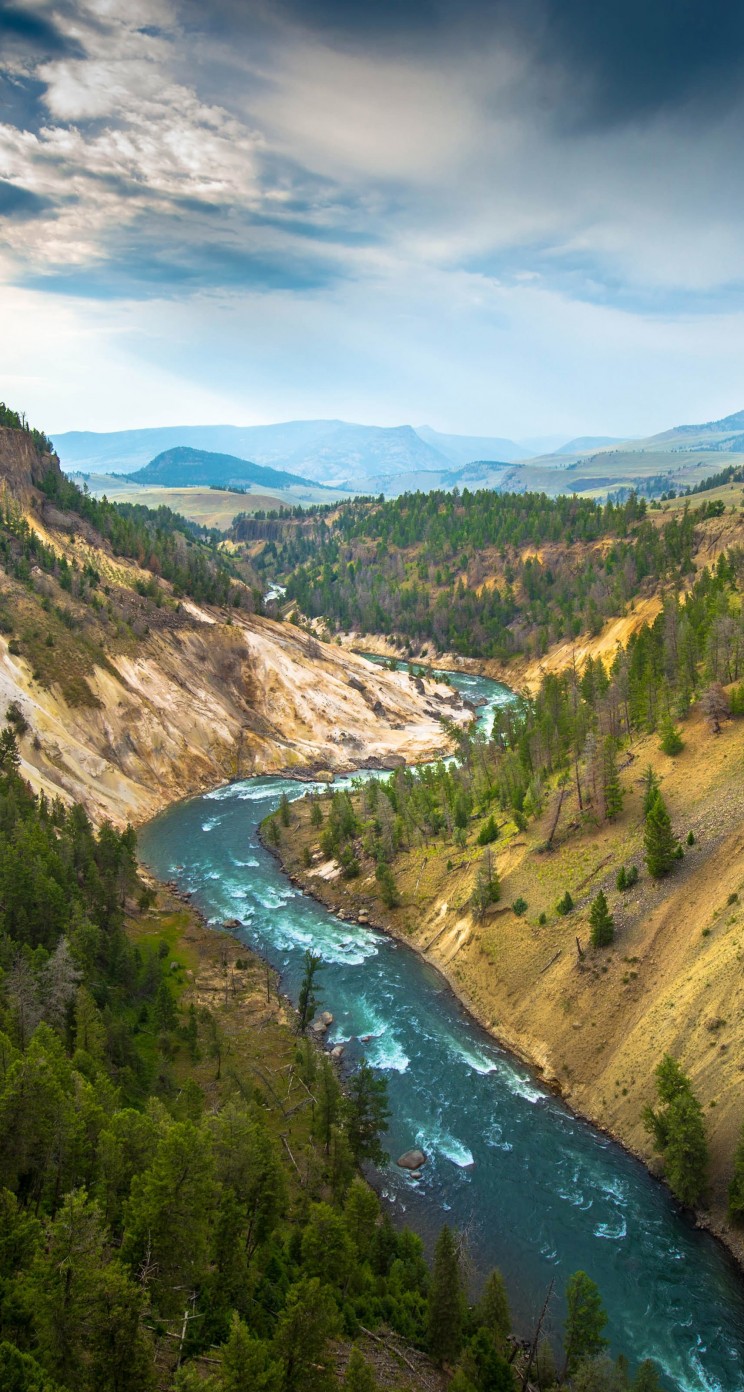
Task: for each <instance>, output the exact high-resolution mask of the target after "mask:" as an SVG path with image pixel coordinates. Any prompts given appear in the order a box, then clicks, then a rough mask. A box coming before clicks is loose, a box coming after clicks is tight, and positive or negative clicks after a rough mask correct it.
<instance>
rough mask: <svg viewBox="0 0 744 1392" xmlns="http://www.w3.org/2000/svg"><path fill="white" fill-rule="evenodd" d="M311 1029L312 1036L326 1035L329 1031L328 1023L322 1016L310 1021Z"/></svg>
mask: <svg viewBox="0 0 744 1392" xmlns="http://www.w3.org/2000/svg"><path fill="white" fill-rule="evenodd" d="M309 1029H310V1033H311V1034H325V1032H326V1030H327V1029H328V1021H327V1020H324V1019H323V1017H322V1015H317V1016H316V1018H315V1019H314V1020H311V1021H310V1025H309Z"/></svg>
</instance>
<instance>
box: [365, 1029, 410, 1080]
mask: <svg viewBox="0 0 744 1392" xmlns="http://www.w3.org/2000/svg"><path fill="white" fill-rule="evenodd" d="M367 1057H368V1059H369V1062H370V1063H371V1064H373V1066H374V1067H375V1068H379V1069H381V1070H382V1071H383V1072H395V1073H405V1071H406V1069H407V1068H408V1065H409V1063H410V1062H411V1060H410V1059H409V1057H408V1055H407V1054H405V1053H404V1052H403V1049H402V1048H401V1045H400V1043H399V1041H398V1040H397V1039H396V1038H395V1035H392V1034H391V1035H387V1034H385V1035H383V1036H382V1038H381V1039H379V1040H378V1041H377V1042H376V1043H375V1044H374V1045H373V1046H372V1047H371V1048H370V1050H369V1052H368V1055H367Z"/></svg>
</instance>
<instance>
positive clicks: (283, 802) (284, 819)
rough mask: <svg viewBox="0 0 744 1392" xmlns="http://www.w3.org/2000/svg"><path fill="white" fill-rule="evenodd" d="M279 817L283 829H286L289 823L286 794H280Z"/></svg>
mask: <svg viewBox="0 0 744 1392" xmlns="http://www.w3.org/2000/svg"><path fill="white" fill-rule="evenodd" d="M279 817H280V820H281V823H282V826H283V827H288V826H289V823H290V820H291V818H290V812H289V798H288V797H287V794H286V793H282V795H281V797H280V799H279Z"/></svg>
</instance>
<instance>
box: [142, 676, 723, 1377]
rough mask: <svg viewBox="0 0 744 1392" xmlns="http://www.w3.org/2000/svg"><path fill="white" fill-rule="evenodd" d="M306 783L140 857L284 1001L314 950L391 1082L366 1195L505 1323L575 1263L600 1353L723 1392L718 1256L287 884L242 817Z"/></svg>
mask: <svg viewBox="0 0 744 1392" xmlns="http://www.w3.org/2000/svg"><path fill="white" fill-rule="evenodd" d="M449 675H450V679H451V680H452V683H453V685H455V686H457V687H458V688H459V689H460V690H462V692H463V694H464V695H466V696H467V697H469V698H470V699H472V700H475V701H485V702H486V704H485V705H483V706H482V707H481V709H480V710H479V713H478V714H479V723H480V725H481V727H482V728H484V729H487V728H488V727H489V725H490V723H491V720H492V716H493V709H494V707H495V706H497V705H501V704H503V703H504V702H505V701H507V700H508V699H510V697H509V692H508V691H507V689H506V688H505V687H502V686H500V685H499V684H498V683H496V682H492V681H488V680H487V679H486V678H483V677H477V676H472V675H470V674H461V673H450V674H449ZM306 791H307V787H306V785H303V784H298V783H297V782H295V781H292V780H289V779H284V778H274V777H269V778H252V779H246V780H244V781H242V782H237V783H232V784H229V785H227V786H225V787H222V788H218V789H215V791H214V792H211V793H206V794H204V795H203V796H200V797H195V798H191V799H189V800H188V801H186V802H183V803H179V804H178V805H176V806H174V807H172V808H171V809H170V810H169V811H167V812H164V813H163V814H162V815H161V816H159V817H158V818H156V819H155V820H154V821H152V822H150V823H149V824H148V825H147V826H145V827H143V828H142V830H141V832H140V852H141V855H142V858H143V860H144V861H145V863H146V864H147V865H148V866H149V867H150V868H151V869H152V871H153V872H154V873H155V874H156V875H158V876H159V877H160V878H161V879H170V878H175V879H176V880H177V881H178V883H179V885H180V886H181V888H182V889H184V890H188V891H190V892H191V893H192V894H193V896H194V902H195V903H196V904H197V905H198V907H199V908H200V909H201V910H202V911H203V913H204V914H205V915H206V916H207V918H208V919H209V921H211V922H213V923H215V924H216V925H219V924H222V923H223V922H224V920H225V919H228V918H239V919H240V920H241V922H242V923H243V925H244V928H243V930H242V932H241V934H240V936H241V937H242V938H243V939H244V941H245V942H246V943H247V944H249V945H250V946H251V947H252V948H254V949H255V950H256V951H257V952H259V953H261V954H262V955H263V956H264V957H267V958H268V959H269V961H270V962H271V963H272V964H273V965H274V966H275V967H276V968H278V970H279V971H280V972H281V975H282V982H283V986H284V988H285V989H286V990H287V991H288V992H289V994H290V995H291V996H292V997H293V999H296V997H297V992H298V988H299V984H300V979H301V975H302V969H303V955H304V952H305V950H306V949H307V948H308V947H311V948H313V949H314V950H315V951H317V952H319V953H320V954H321V956H322V959H323V962H324V969H323V971H322V972H321V975H320V983H321V993H322V1006H323V1008H326V1009H329V1010H331V1011H332V1012H333V1015H334V1024H333V1026H332V1028H331V1031H330V1038H329V1041H328V1042H329V1044H334V1043H340V1042H343V1043H345V1044H346V1045H347V1048H346V1054H345V1061H347V1062H350V1063H352V1064H353V1063H354V1062H355V1061H358V1060H359V1059H360V1058H362V1057H366V1058H367V1059H368V1061H369V1062H370V1063H371V1064H372V1065H374V1066H375V1067H376V1068H379V1069H382V1070H384V1072H385V1076H386V1078H387V1080H388V1084H389V1094H390V1104H391V1109H392V1113H393V1116H392V1121H391V1126H390V1132H389V1135H388V1137H387V1140H386V1146H387V1148H388V1149H389V1151H390V1153H391V1157H392V1159H391V1163H390V1164H389V1165H388V1166H386V1167H385V1168H384V1170H383V1171H381V1173H380V1174H379V1175H377V1176H375V1177H374V1178H375V1182H376V1185H377V1187H378V1188H379V1189H380V1191H381V1192H382V1194H383V1195H384V1196H385V1198H386V1199H387V1200H388V1202H389V1203H390V1205H391V1206H392V1208H393V1211H394V1212H395V1213H396V1214H397V1215H398V1216H399V1217H400V1219H401V1220H405V1221H406V1222H408V1223H409V1224H410V1225H411V1226H412V1227H413V1228H414V1229H415V1230H416V1231H417V1232H419V1233H421V1235H422V1236H423V1237H424V1240H425V1241H426V1243H427V1246H428V1247H431V1245H432V1243H433V1240H434V1238H435V1236H436V1233H437V1232H438V1230H439V1228H440V1226H441V1224H442V1223H443V1222H445V1221H446V1222H449V1223H450V1224H453V1225H455V1226H457V1227H458V1228H460V1229H462V1230H464V1231H465V1233H466V1235H467V1239H468V1246H469V1250H470V1253H471V1256H472V1260H473V1265H474V1269H475V1271H476V1273H479V1274H480V1275H482V1274H483V1273H485V1272H487V1270H488V1269H489V1268H491V1267H492V1266H499V1267H500V1268H501V1270H502V1271H503V1272H504V1274H505V1276H506V1279H507V1283H508V1287H509V1293H510V1297H511V1302H512V1310H513V1314H514V1318H515V1324H516V1326H517V1328H518V1329H519V1330H520V1331H521V1332H524V1333H527V1332H528V1331H529V1328H530V1327H531V1324H532V1323H533V1322H534V1320H535V1318H536V1315H537V1313H538V1312H539V1310H540V1308H541V1306H542V1302H543V1299H544V1296H545V1293H546V1290H547V1287H548V1285H549V1283H550V1281H551V1280H555V1286H556V1292H557V1296H556V1299H555V1301H554V1302H553V1304H552V1306H551V1311H552V1329H553V1333H557V1332H559V1329H560V1323H561V1320H562V1317H563V1304H562V1292H563V1289H564V1287H565V1283H566V1280H567V1278H568V1276H569V1275H570V1274H571V1273H572V1272H573V1271H576V1270H577V1269H579V1268H581V1269H583V1270H585V1271H587V1272H588V1273H589V1275H590V1276H592V1277H593V1278H594V1280H596V1281H597V1282H598V1284H599V1286H600V1289H601V1292H602V1297H603V1300H604V1303H605V1306H606V1309H607V1311H608V1313H609V1317H610V1318H609V1325H608V1330H607V1333H608V1336H609V1338H610V1340H611V1346H612V1350H613V1352H614V1353H616V1354H617V1353H623V1354H625V1355H626V1357H627V1358H628V1359H629V1361H630V1362H631V1364H635V1363H636V1362H637V1361H640V1360H641V1359H643V1358H653V1359H655V1360H656V1362H657V1363H658V1365H659V1367H660V1369H661V1370H662V1372H663V1374H664V1380H665V1384H666V1385H667V1386H668V1387H670V1388H676V1389H679V1392H741V1389H743V1388H744V1285H743V1284H742V1281H741V1277H740V1275H739V1273H738V1271H737V1269H736V1267H735V1265H734V1263H733V1261H732V1260H731V1259H730V1258H729V1257H728V1255H727V1253H726V1252H725V1250H724V1249H723V1248H722V1247H721V1246H720V1245H719V1244H718V1243H717V1242H715V1241H714V1240H713V1239H712V1238H711V1237H710V1236H709V1235H708V1234H706V1233H704V1232H700V1231H698V1230H697V1229H696V1228H695V1227H694V1226H693V1225H692V1223H691V1222H690V1221H689V1220H688V1218H687V1217H686V1216H685V1215H684V1214H682V1213H680V1212H679V1210H678V1209H677V1207H676V1205H675V1204H674V1202H673V1201H672V1199H671V1198H670V1196H669V1195H668V1193H667V1191H666V1190H665V1189H664V1188H663V1187H662V1186H661V1185H660V1184H658V1183H657V1182H656V1181H654V1180H653V1179H652V1178H651V1177H650V1176H649V1174H648V1173H647V1172H646V1170H645V1169H644V1168H643V1166H642V1165H641V1164H640V1163H639V1162H637V1161H636V1160H634V1159H633V1158H632V1157H631V1156H629V1155H627V1154H626V1153H625V1152H624V1151H623V1150H622V1149H621V1148H620V1147H619V1146H617V1145H615V1144H614V1143H613V1142H611V1141H610V1140H608V1139H607V1138H606V1137H605V1136H603V1135H602V1134H601V1133H599V1132H598V1131H596V1130H595V1129H594V1128H593V1127H591V1126H590V1125H588V1124H587V1123H586V1122H584V1121H582V1120H580V1119H579V1118H577V1117H575V1116H573V1115H572V1113H571V1112H570V1111H569V1110H568V1108H567V1107H566V1106H565V1105H564V1104H563V1103H562V1102H561V1101H560V1100H559V1099H558V1098H556V1097H554V1096H553V1095H552V1094H551V1093H550V1092H548V1091H546V1089H545V1088H544V1087H542V1086H541V1084H540V1082H539V1081H538V1080H537V1079H536V1078H535V1077H534V1076H533V1075H532V1074H531V1073H530V1071H529V1070H528V1069H527V1068H526V1067H524V1066H523V1065H522V1064H520V1063H519V1062H518V1061H516V1060H515V1059H514V1058H513V1057H512V1056H511V1055H510V1054H508V1053H506V1052H505V1051H504V1050H503V1049H501V1048H500V1047H499V1046H498V1045H497V1044H496V1043H495V1042H494V1041H493V1040H492V1039H491V1038H490V1036H489V1035H488V1034H486V1032H485V1031H483V1030H482V1029H481V1028H480V1027H479V1026H478V1025H477V1024H476V1023H475V1022H474V1021H473V1020H472V1019H471V1018H470V1017H469V1016H468V1015H467V1013H466V1012H465V1011H464V1010H463V1009H462V1008H461V1007H460V1005H459V1004H458V1002H457V1000H456V999H455V997H454V996H453V994H452V992H451V991H450V990H449V988H448V987H447V985H446V983H445V982H444V980H443V979H442V977H441V976H440V975H439V974H438V973H437V972H436V971H435V970H434V969H433V968H432V967H431V966H430V965H429V964H428V963H426V962H424V961H423V960H422V959H421V958H420V957H418V956H417V955H416V954H415V953H414V952H412V951H411V950H410V949H408V948H406V947H405V946H404V945H402V944H399V943H397V942H395V941H393V940H392V939H390V938H388V937H386V936H385V935H384V934H382V933H380V932H378V931H376V930H375V929H371V928H367V927H362V926H361V925H358V924H349V923H345V922H343V921H341V920H339V919H338V918H335V917H334V916H333V915H332V914H330V913H329V912H328V911H327V910H326V909H325V908H323V907H322V906H321V905H319V904H317V903H316V902H315V901H314V900H312V899H310V898H308V897H307V896H306V895H304V894H303V893H302V892H301V891H299V890H298V889H297V888H296V887H295V886H293V885H292V884H290V883H289V881H288V880H287V878H286V876H285V875H284V874H283V872H282V870H281V869H280V867H279V865H278V863H277V861H276V860H275V858H274V857H273V856H272V855H271V854H270V853H269V852H268V851H266V850H265V849H264V848H263V847H262V845H261V843H260V841H259V839H258V834H257V828H258V825H259V823H260V822H261V821H262V819H263V818H264V817H265V816H266V815H267V814H268V813H270V812H271V811H273V810H274V809H275V808H276V806H277V805H278V803H279V799H280V797H281V795H282V793H285V792H286V793H287V794H288V796H289V797H290V798H294V797H301V796H302V795H303V794H304V793H305V792H306ZM367 1036H370V1038H369V1039H368V1042H366V1043H362V1042H361V1037H365V1038H366V1037H367ZM414 1144H415V1145H418V1146H421V1148H422V1149H423V1150H424V1151H425V1152H426V1154H427V1155H428V1157H429V1163H428V1164H427V1165H426V1167H425V1168H424V1170H423V1172H422V1175H421V1178H420V1179H418V1180H415V1179H411V1178H410V1177H409V1176H408V1175H407V1173H405V1172H404V1171H402V1170H399V1169H398V1168H397V1166H396V1165H395V1164H394V1163H393V1161H394V1159H395V1157H396V1156H397V1155H399V1154H400V1153H401V1152H402V1151H403V1150H405V1149H407V1148H408V1147H409V1146H412V1145H414Z"/></svg>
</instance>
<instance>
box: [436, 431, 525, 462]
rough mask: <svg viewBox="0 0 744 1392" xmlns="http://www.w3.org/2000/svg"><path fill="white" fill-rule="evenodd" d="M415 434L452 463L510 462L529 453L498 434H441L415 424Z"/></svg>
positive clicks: (523, 457)
mask: <svg viewBox="0 0 744 1392" xmlns="http://www.w3.org/2000/svg"><path fill="white" fill-rule="evenodd" d="M416 434H417V435H419V436H420V437H421V439H422V440H425V441H426V443H427V445H431V446H432V447H433V449H435V450H438V451H439V453H440V454H443V455H444V457H445V459H449V460H451V462H452V463H453V464H472V463H474V462H475V461H477V460H483V459H497V460H503V461H504V462H505V463H508V464H511V463H513V461H514V460H515V459H528V458H529V455H530V450H528V449H524V448H523V446H522V445H518V444H516V442H515V441H514V440H504V439H501V438H500V436H498V435H442V434H440V432H439V431H438V430H432V429H431V426H428V425H417V426H416Z"/></svg>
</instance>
